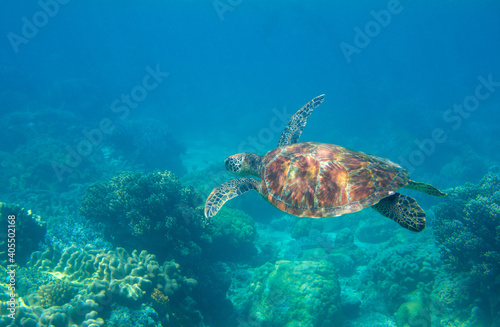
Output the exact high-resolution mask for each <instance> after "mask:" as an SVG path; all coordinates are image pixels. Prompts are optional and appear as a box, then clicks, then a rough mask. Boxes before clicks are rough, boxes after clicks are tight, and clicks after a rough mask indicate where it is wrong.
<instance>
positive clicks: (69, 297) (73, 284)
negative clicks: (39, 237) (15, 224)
mask: <svg viewBox="0 0 500 327" xmlns="http://www.w3.org/2000/svg"><path fill="white" fill-rule="evenodd" d="M27 269H29V270H36V271H39V272H40V273H43V274H46V275H49V276H51V277H52V279H53V281H49V282H47V283H45V284H43V285H42V286H40V287H39V289H38V291H37V292H36V293H34V294H33V292H32V291H31V290H26V291H24V292H22V293H21V294H20V296H21V298H26V299H28V303H29V304H30V306H27V307H26V309H24V311H22V312H23V314H22V316H21V317H22V318H23V319H24V320H26V319H28V318H26V317H28V316H29V317H30V318H29V319H31V320H30V321H34V322H35V323H37V322H38V323H40V324H41V326H45V325H44V323H45V322H46V321H51V323H52V321H53V320H54V321H58V324H60V326H66V325H65V324H66V323H70V324H71V323H72V321H76V320H75V319H76V318H78V317H73V316H72V314H71V312H72V310H73V309H72V308H74V307H76V308H78V306H81V305H82V304H81V303H80V302H83V303H84V304H85V303H87V302H88V305H91V304H92V303H97V306H98V308H99V310H97V312H101V311H103V309H104V310H108V309H109V304H110V303H111V299H117V300H119V302H120V303H128V304H133V303H136V304H137V303H143V304H144V303H147V302H149V301H150V299H151V296H150V295H151V294H154V292H161V294H162V295H164V296H165V297H166V298H170V299H173V301H172V302H170V305H169V306H168V307H164V308H163V310H162V314H174V313H175V315H176V316H177V317H178V319H180V320H182V321H183V322H185V324H186V325H190V324H193V325H194V324H198V323H199V322H201V321H202V317H201V314H200V313H199V311H197V309H196V302H195V301H194V300H193V299H192V298H191V297H190V294H191V293H192V291H193V288H194V287H195V286H196V284H197V282H196V280H194V279H191V278H186V277H185V276H183V275H181V273H180V266H179V264H177V263H175V262H171V261H167V262H165V263H164V264H163V265H160V264H159V263H158V262H157V261H156V256H155V255H153V254H149V253H147V252H146V251H141V252H138V251H133V252H132V253H128V252H127V251H126V250H125V249H123V248H117V249H116V250H111V251H103V250H99V249H95V248H93V247H91V246H87V247H86V248H84V249H79V248H77V247H70V248H68V249H66V250H65V251H62V252H61V251H58V250H56V249H48V250H47V251H45V252H35V253H33V255H32V257H31V260H30V262H29V263H28V268H27ZM78 290H80V292H79V293H78V294H76V292H77V291H78ZM156 294H158V293H156ZM89 301H90V302H89ZM79 303H80V304H79ZM65 306H66V308H64V307H65ZM91 307H92V308H91V309H92V310H88V312H85V314H84V316H85V321H88V320H89V319H90V320H93V321H94V320H95V321H97V322H99V319H101V318H99V317H98V316H96V314H92V312H91V311H96V308H94V307H93V305H92V306H91ZM58 308H59V309H58ZM42 309H43V310H42ZM61 310H62V311H61ZM80 316H81V315H80ZM87 316H88V317H87ZM43 317H46V318H43ZM20 319H21V318H20ZM43 319H46V320H43ZM101 320H102V319H101ZM59 321H60V322H59ZM76 324H77V325H81V326H86V325H85V324H84V320H83V319H82V320H80V321H78V322H77V323H76ZM96 324H98V326H100V324H99V323H96ZM21 325H22V324H21ZM23 326H24V325H23ZM54 326H56V325H55V324H54Z"/></svg>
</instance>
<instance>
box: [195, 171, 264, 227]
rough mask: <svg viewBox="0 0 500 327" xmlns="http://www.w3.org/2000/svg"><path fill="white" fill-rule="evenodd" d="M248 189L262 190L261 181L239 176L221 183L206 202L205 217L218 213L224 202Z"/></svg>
mask: <svg viewBox="0 0 500 327" xmlns="http://www.w3.org/2000/svg"><path fill="white" fill-rule="evenodd" d="M248 191H257V192H260V183H259V181H258V180H256V179H254V178H248V177H247V178H237V179H232V180H230V181H228V182H225V183H224V184H221V185H219V186H217V187H216V188H214V189H213V191H212V193H210V195H209V196H208V198H207V202H206V203H205V217H206V218H210V217H213V216H215V215H216V214H217V212H218V211H219V210H220V208H222V206H223V205H224V203H226V202H227V201H229V200H231V199H232V198H234V197H237V196H238V195H241V194H243V193H246V192H248Z"/></svg>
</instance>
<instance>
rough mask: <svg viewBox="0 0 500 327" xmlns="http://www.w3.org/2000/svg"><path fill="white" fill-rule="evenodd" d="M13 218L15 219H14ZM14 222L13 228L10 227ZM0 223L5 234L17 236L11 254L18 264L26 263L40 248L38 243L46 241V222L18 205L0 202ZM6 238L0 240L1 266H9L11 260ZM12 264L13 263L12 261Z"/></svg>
mask: <svg viewBox="0 0 500 327" xmlns="http://www.w3.org/2000/svg"><path fill="white" fill-rule="evenodd" d="M12 218H13V219H12ZM11 222H14V226H13V227H9V226H10V225H11ZM0 223H1V225H2V228H5V232H8V233H9V234H11V235H15V240H16V243H15V244H14V247H12V250H15V251H13V252H9V253H11V257H10V258H11V259H13V260H14V261H15V262H18V263H26V261H28V259H29V256H30V255H31V253H32V252H33V251H35V250H36V249H37V248H38V243H40V242H41V241H43V240H44V239H45V234H46V232H47V228H46V222H45V220H44V219H42V217H40V216H39V215H36V214H34V213H33V212H32V211H31V210H29V209H25V208H22V207H21V206H20V205H18V204H8V203H4V202H0ZM7 249H8V247H7V243H6V240H5V238H2V239H1V240H0V264H1V265H3V266H4V267H6V266H7V259H8V258H9V256H8V254H7V253H6V252H5V251H7ZM11 262H12V261H11Z"/></svg>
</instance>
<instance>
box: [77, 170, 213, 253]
mask: <svg viewBox="0 0 500 327" xmlns="http://www.w3.org/2000/svg"><path fill="white" fill-rule="evenodd" d="M201 202H202V200H201V198H200V196H199V195H198V194H197V193H196V192H195V191H194V190H193V188H183V187H182V185H181V183H180V182H179V180H178V179H177V178H176V177H175V176H174V175H173V174H172V173H171V172H168V171H165V172H153V173H148V174H146V173H139V172H122V173H120V174H118V175H117V176H115V177H114V178H112V179H111V180H110V181H108V182H106V183H104V182H99V183H96V184H94V185H93V186H91V187H90V188H89V190H88V193H87V194H86V195H85V197H84V198H83V200H82V205H81V214H82V215H83V216H85V217H86V218H88V219H89V220H91V221H94V222H100V223H102V224H103V225H104V226H105V230H104V233H105V236H107V237H108V239H112V240H114V242H115V244H119V245H121V246H126V247H129V248H137V247H140V248H144V249H148V250H153V249H154V250H155V252H157V253H158V252H160V253H164V254H165V255H166V256H170V257H171V258H175V259H176V260H177V261H183V260H187V259H191V260H194V259H195V258H198V257H199V255H200V254H201V247H203V246H205V245H206V244H208V242H209V240H208V239H206V238H204V237H203V233H204V231H203V226H202V222H203V211H202V208H201V207H198V206H199V205H200V204H201ZM117 227H118V228H117Z"/></svg>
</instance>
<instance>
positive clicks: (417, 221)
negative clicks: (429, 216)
mask: <svg viewBox="0 0 500 327" xmlns="http://www.w3.org/2000/svg"><path fill="white" fill-rule="evenodd" d="M372 208H373V209H375V210H376V211H378V212H379V213H380V214H381V215H383V216H385V217H387V218H391V219H392V220H394V221H395V222H397V223H398V224H400V225H401V226H403V227H404V228H406V229H409V230H411V231H412V232H421V231H423V230H424V228H425V212H424V210H422V208H420V206H419V205H418V203H417V201H415V199H414V198H410V197H409V196H406V195H403V194H399V193H395V194H393V195H390V196H388V197H386V198H383V199H382V200H380V201H379V202H378V203H377V204H375V205H373V206H372Z"/></svg>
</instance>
